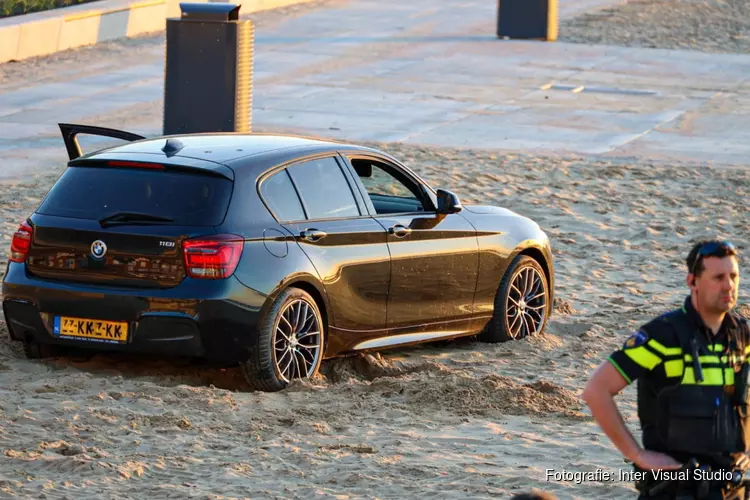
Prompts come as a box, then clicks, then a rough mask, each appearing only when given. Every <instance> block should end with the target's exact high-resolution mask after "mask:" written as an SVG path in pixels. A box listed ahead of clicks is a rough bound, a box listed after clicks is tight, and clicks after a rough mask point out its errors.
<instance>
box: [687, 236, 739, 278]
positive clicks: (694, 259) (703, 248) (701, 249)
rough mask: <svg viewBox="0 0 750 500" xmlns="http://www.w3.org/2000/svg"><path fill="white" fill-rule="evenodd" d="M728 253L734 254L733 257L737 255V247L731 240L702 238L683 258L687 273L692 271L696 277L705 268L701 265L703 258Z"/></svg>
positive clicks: (726, 254)
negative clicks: (685, 257)
mask: <svg viewBox="0 0 750 500" xmlns="http://www.w3.org/2000/svg"><path fill="white" fill-rule="evenodd" d="M730 255H734V256H735V257H737V256H739V252H738V251H737V248H736V247H735V246H734V245H733V244H732V243H731V242H729V241H720V240H703V241H699V242H698V243H696V244H695V245H693V248H691V249H690V253H689V254H688V256H687V259H685V263H686V264H687V268H688V273H692V274H694V275H695V276H696V277H698V276H700V275H701V273H702V272H703V271H704V270H705V269H706V267H705V266H704V265H703V259H704V258H706V257H728V256H730Z"/></svg>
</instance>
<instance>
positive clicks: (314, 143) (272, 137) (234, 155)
mask: <svg viewBox="0 0 750 500" xmlns="http://www.w3.org/2000/svg"><path fill="white" fill-rule="evenodd" d="M168 139H169V140H170V143H173V144H175V145H176V147H175V150H176V152H174V153H165V151H164V150H163V148H164V147H165V145H166V144H167V140H168ZM177 141H179V142H177ZM289 148H298V149H306V148H309V150H310V151H311V152H313V151H319V150H325V149H342V148H343V149H352V148H354V149H360V148H359V147H357V146H354V145H351V144H342V143H336V142H333V141H327V140H322V139H314V138H308V137H302V136H294V135H279V134H247V133H200V134H183V135H168V136H161V137H154V138H149V139H142V140H138V141H134V142H129V143H127V144H123V145H119V146H114V147H111V148H107V149H104V150H100V151H96V152H93V153H90V154H88V155H85V156H83V157H81V159H84V158H85V159H99V158H102V157H106V156H108V155H110V154H116V155H117V156H118V157H122V155H123V154H124V155H127V154H133V155H136V154H138V155H140V154H152V155H159V156H163V157H170V158H174V157H178V158H179V157H182V158H194V159H199V160H206V161H210V162H215V163H226V162H230V161H232V160H236V159H238V158H243V157H248V156H254V155H258V154H264V153H270V152H272V151H277V150H285V149H289ZM361 149H362V150H367V149H369V148H364V147H363V148H361Z"/></svg>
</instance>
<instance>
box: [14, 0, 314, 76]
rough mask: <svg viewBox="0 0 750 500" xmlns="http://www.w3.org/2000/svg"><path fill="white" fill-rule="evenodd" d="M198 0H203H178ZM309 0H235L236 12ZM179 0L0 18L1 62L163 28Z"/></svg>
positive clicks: (125, 0)
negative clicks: (237, 9) (237, 6)
mask: <svg viewBox="0 0 750 500" xmlns="http://www.w3.org/2000/svg"><path fill="white" fill-rule="evenodd" d="M182 1H183V2H189V3H199V2H200V3H202V2H206V1H207V0H182ZM310 1H312V0H234V1H232V2H230V3H233V4H235V5H241V7H240V15H243V14H247V13H249V12H257V11H261V10H267V9H275V8H278V7H284V6H287V5H292V4H299V3H306V2H310ZM171 17H180V0H143V1H133V0H99V1H96V2H92V3H88V4H83V5H75V6H72V7H64V8H61V9H54V10H50V11H45V12H37V13H33V14H24V15H21V16H13V17H8V18H3V19H0V63H4V62H7V61H12V60H21V59H26V58H29V57H35V56H44V55H47V54H52V53H54V52H59V51H61V50H67V49H72V48H75V47H82V46H84V45H94V44H96V43H99V42H103V41H106V40H114V39H116V38H123V37H130V36H136V35H141V34H144V33H153V32H159V31H162V30H164V29H166V20H167V18H171Z"/></svg>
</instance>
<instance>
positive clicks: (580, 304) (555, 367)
mask: <svg viewBox="0 0 750 500" xmlns="http://www.w3.org/2000/svg"><path fill="white" fill-rule="evenodd" d="M141 43H142V44H143V46H144V47H147V46H148V45H149V44H154V43H159V42H157V41H156V39H152V38H148V37H145V38H143V39H142V40H141ZM129 47H130V48H129ZM105 49H106V50H112V51H114V52H113V53H115V54H119V55H117V57H120V56H122V57H126V58H127V57H131V58H136V59H137V58H138V57H139V53H138V49H137V48H136V49H133V48H132V46H131V45H128V44H120V43H116V42H112V43H110V44H108V45H106V46H105ZM92 50H93V49H92ZM144 50H145V49H144ZM149 50H151V49H149ZM118 51H119V52H118ZM92 53H93V52H90V51H89V49H85V50H82V51H79V52H78V54H79V56H80V57H81V58H84V59H85V58H86V57H89V56H88V55H87V54H92ZM144 53H149V54H150V53H152V52H149V51H147V50H145V51H144ZM55 57H57V58H58V59H57V61H55ZM75 57H76V56H75V55H74V54H73V53H67V55H66V54H63V55H59V56H53V57H52V58H42V59H38V60H34V61H28V62H21V63H18V64H16V65H5V66H3V67H0V78H2V83H3V85H5V86H7V88H13V87H14V86H15V85H21V84H22V82H23V79H24V78H26V77H28V76H25V75H33V77H34V79H35V81H44V79H45V78H48V79H52V78H55V79H58V78H62V79H64V78H65V76H64V73H63V72H62V71H61V69H62V68H65V67H67V64H68V63H69V61H70V58H75ZM112 57H115V56H114V55H113V56H112ZM93 59H95V57H93V56H92V60H93ZM125 63H127V60H125ZM118 64H123V62H122V60H120V61H119V62H118ZM84 66H85V65H84ZM56 81H57V80H56ZM158 113H160V108H159V106H158V103H146V104H143V105H141V106H134V107H133V108H131V109H129V110H128V111H126V112H124V113H123V114H120V115H117V116H104V117H98V118H97V120H96V123H98V124H100V125H104V126H107V125H109V126H112V125H119V126H122V127H125V128H127V127H128V126H129V125H132V124H147V123H154V122H156V123H158V116H159V115H158ZM373 145H374V146H376V147H379V148H381V149H383V150H385V151H387V152H389V153H391V154H393V155H396V156H397V157H399V158H401V159H403V160H404V161H405V162H406V163H407V164H408V165H409V166H411V167H412V168H414V169H415V170H416V171H417V172H418V173H419V174H420V175H422V176H423V177H424V178H425V179H426V180H428V181H429V182H430V183H432V184H433V185H434V186H435V187H444V188H447V189H451V190H453V191H455V192H456V193H457V194H458V195H459V196H460V198H461V201H462V202H464V203H483V204H495V205H500V206H504V207H507V208H510V209H512V210H515V211H518V212H520V213H522V214H524V215H527V216H529V217H532V218H533V219H534V220H536V221H537V222H538V223H539V224H540V226H541V227H542V229H544V230H545V231H546V232H547V233H548V234H549V236H550V238H551V241H552V244H553V247H554V251H555V259H556V261H555V264H556V268H557V273H558V275H557V287H556V297H557V299H556V302H555V314H554V316H553V317H552V318H551V319H550V321H549V323H548V328H547V332H546V334H545V335H543V336H541V337H538V338H530V339H525V340H522V341H517V342H512V343H505V344H500V345H487V344H482V343H479V342H477V341H475V340H474V339H463V340H459V341H454V342H442V343H437V344H432V345H427V346H421V347H416V348H409V349H397V350H392V351H384V352H383V353H381V354H380V355H377V356H358V357H353V358H347V359H339V360H331V361H327V362H325V363H324V364H323V366H322V371H321V374H320V376H318V377H317V378H316V379H314V380H310V381H299V382H295V383H294V384H293V385H292V386H291V387H290V388H289V389H288V390H286V391H283V392H280V393H274V394H266V393H259V392H251V391H249V390H248V389H247V387H246V385H245V383H244V381H243V380H242V377H241V374H240V373H239V370H237V369H226V370H222V369H216V368H211V367H208V366H205V365H204V364H201V363H198V362H193V361H190V360H186V359H164V358H160V357H156V356H140V355H139V356H135V355H130V356H128V355H97V356H95V357H93V358H92V359H89V360H83V359H77V358H66V359H64V358H61V359H53V360H45V361H29V360H26V359H25V358H24V357H23V355H22V353H21V351H20V347H19V346H18V345H16V344H8V343H7V342H6V339H7V328H6V327H5V324H4V323H2V322H1V321H0V497H11V498H13V497H23V498H49V499H53V498H54V499H62V498H77V499H79V498H80V499H89V498H91V499H101V498H107V499H119V498H123V499H124V498H201V499H218V498H306V499H308V498H313V497H314V498H326V499H327V498H337V499H338V498H340V499H344V498H366V499H369V498H373V499H374V498H378V499H386V498H388V499H390V498H394V499H396V498H398V499H401V498H417V497H419V498H441V499H442V498H447V499H469V498H509V497H510V496H511V495H512V494H514V493H517V492H520V491H529V490H531V489H532V488H538V489H541V490H545V491H549V492H552V493H554V494H555V495H556V496H558V497H559V498H560V499H593V498H597V499H610V498H611V499H614V498H634V497H635V490H634V488H633V486H632V484H631V483H630V482H627V481H623V480H621V477H620V475H621V474H622V473H624V472H627V471H629V470H630V469H629V467H628V466H627V464H625V463H624V462H623V460H622V457H621V456H620V455H619V453H618V452H617V451H616V450H615V449H614V448H613V447H612V445H611V443H610V442H609V441H608V440H607V438H606V437H605V436H604V435H603V434H602V433H601V431H600V430H599V428H598V426H597V425H596V424H595V423H594V422H593V421H592V420H591V418H590V414H589V412H588V410H587V409H586V408H585V407H584V406H583V405H582V404H581V402H580V392H581V390H582V388H583V386H584V384H585V381H586V378H587V376H588V375H589V374H590V373H591V371H592V370H593V369H594V368H595V367H596V366H597V365H598V364H599V363H600V362H601V361H602V360H603V359H604V358H605V357H606V355H607V354H608V353H609V352H610V351H612V350H613V349H615V348H617V347H618V346H620V345H621V344H622V342H623V341H624V339H625V338H626V337H627V336H628V335H629V334H630V333H631V332H632V331H633V330H635V329H636V328H637V327H638V325H640V324H642V323H644V322H646V321H648V320H649V319H650V318H652V317H653V316H655V315H657V314H659V313H661V312H663V311H666V310H668V309H671V308H674V307H678V306H679V305H680V303H681V301H682V300H683V298H684V296H685V294H686V293H687V289H686V287H685V284H684V274H685V269H684V257H685V255H686V253H687V251H688V249H689V246H690V245H691V243H692V242H694V241H696V240H697V239H700V238H705V237H721V238H731V239H732V240H733V241H734V242H735V243H736V244H737V245H738V246H739V247H740V249H741V251H743V253H744V254H747V253H748V244H749V243H750V230H748V228H747V225H746V224H745V220H744V216H745V214H746V213H747V211H748V203H747V196H748V190H749V188H750V174H749V173H748V171H747V169H746V168H716V167H711V166H708V165H702V164H697V163H696V164H673V163H656V162H649V161H644V160H642V159H640V160H632V161H624V160H618V161H615V160H606V161H605V160H597V159H595V158H577V157H537V156H521V155H503V154H498V153H492V152H486V151H458V150H441V149H433V148H429V149H428V148H420V147H415V146H404V145H397V144H373ZM60 148H61V149H60V151H59V152H58V153H56V154H59V155H61V156H60V157H59V159H57V158H58V157H56V156H49V157H47V158H42V157H41V155H33V156H32V157H29V158H24V161H26V162H27V163H26V164H28V165H29V166H30V167H34V166H35V167H36V168H35V169H33V170H35V171H39V170H40V168H41V166H47V167H48V169H47V172H46V173H44V174H37V175H35V176H32V177H24V178H22V179H7V180H4V181H2V182H0V222H2V235H3V240H2V242H1V244H2V245H4V247H5V248H6V250H5V251H3V252H2V259H3V260H2V261H1V262H0V265H2V266H3V268H4V265H5V260H4V259H5V258H6V256H7V248H8V245H9V236H10V234H12V231H13V230H14V229H15V228H16V226H17V224H18V223H19V222H20V221H21V220H22V219H23V218H24V217H26V216H27V215H28V214H29V213H30V212H31V211H32V210H33V209H34V208H35V207H36V205H37V204H38V203H39V201H40V199H41V198H42V197H43V196H44V194H45V193H46V192H47V190H48V189H49V187H50V186H51V185H52V183H53V182H54V181H55V179H56V178H57V177H58V176H59V174H60V173H61V172H62V164H63V163H62V155H63V154H64V152H63V151H62V144H60ZM52 159H54V160H55V161H51V160H52ZM35 163H38V164H37V165H34V164H35ZM50 165H57V166H55V167H49V166H50ZM745 265H746V260H745V259H743V261H742V266H743V271H744V270H745V269H747V268H746V267H745ZM745 272H746V271H745ZM740 304H741V310H742V311H744V312H745V313H750V305H749V304H750V300H748V294H747V292H746V291H744V290H743V291H742V292H741V296H740ZM618 405H619V408H620V409H621V411H622V412H623V415H624V417H625V419H626V422H627V424H628V426H629V428H630V429H631V430H632V431H633V432H634V433H636V434H637V433H638V424H637V420H636V415H635V409H636V407H635V388H634V387H629V388H628V389H626V390H625V391H624V393H623V394H622V395H621V396H620V397H619V398H618ZM548 470H551V471H552V473H553V475H552V476H551V477H550V476H549V475H548ZM563 472H567V473H570V474H576V473H577V474H580V473H583V472H590V473H592V475H595V476H596V475H597V474H598V477H600V478H601V477H602V476H603V474H604V473H608V474H611V475H612V476H611V478H610V479H601V480H596V477H595V478H594V480H587V481H583V482H580V481H576V480H575V478H574V477H568V478H566V479H567V480H561V479H556V477H559V476H554V473H556V474H561V473H563ZM589 479H591V478H589Z"/></svg>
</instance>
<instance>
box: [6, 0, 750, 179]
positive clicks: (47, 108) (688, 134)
mask: <svg viewBox="0 0 750 500" xmlns="http://www.w3.org/2000/svg"><path fill="white" fill-rule="evenodd" d="M612 3H615V2H611V1H608V0H579V1H576V0H560V17H561V18H565V17H570V16H572V15H575V14H578V13H580V12H583V11H585V10H588V9H591V8H597V7H602V6H606V5H611V4H612ZM495 16H496V4H495V3H494V2H488V1H486V0H482V1H480V0H463V1H459V2H451V3H450V5H447V4H446V5H436V3H435V2H434V0H412V1H410V2H399V1H397V0H350V1H347V2H340V3H333V4H330V5H329V6H325V5H324V6H320V7H318V8H314V9H311V10H309V11H306V12H305V13H304V14H303V15H298V16H293V17H289V18H288V19H284V20H282V21H280V22H277V23H273V24H271V25H268V26H264V25H261V26H259V27H258V28H256V46H255V66H254V68H255V69H254V95H253V130H254V131H283V132H297V133H303V134H309V135H321V136H327V137H334V138H339V139H345V140H353V141H365V140H366V141H399V142H406V143H412V144H423V145H436V146H438V145H439V146H455V147H471V148H491V149H498V150H513V151H517V152H525V153H540V152H541V153H563V154H565V153H574V154H583V155H605V156H639V157H650V158H658V159H672V160H678V161H690V160H700V161H713V162H715V163H717V164H740V163H745V162H746V157H747V156H748V153H750V140H748V139H750V134H749V133H748V128H750V56H747V55H722V54H705V53H697V52H683V51H667V50H658V49H637V48H623V47H612V46H586V45H579V44H566V43H561V42H552V43H547V42H533V41H529V42H526V41H504V40H498V39H497V38H496V37H495V36H494V30H495ZM250 17H253V18H254V17H255V15H253V16H250ZM123 43H124V44H126V46H127V44H131V43H132V44H133V46H134V47H137V54H136V55H133V56H132V57H131V58H130V59H128V57H129V56H127V50H125V51H124V52H123V54H125V55H124V56H122V57H120V58H119V59H117V60H114V59H113V58H112V57H108V56H107V53H106V51H104V49H101V50H102V51H104V52H102V54H101V56H98V55H97V54H98V52H97V51H99V50H100V48H99V47H95V48H92V49H91V51H90V52H88V53H87V55H86V59H85V60H86V64H85V65H81V66H80V67H79V68H71V66H70V65H69V64H65V61H63V62H61V63H60V70H61V71H60V72H59V73H56V74H55V75H54V76H53V77H51V78H48V79H47V80H46V81H43V83H40V84H37V85H34V84H32V83H30V82H29V84H28V85H24V86H19V85H13V84H9V85H6V86H5V87H0V154H2V155H3V156H4V157H5V158H6V159H8V158H11V159H13V161H12V162H6V163H13V165H9V166H8V167H6V168H5V169H4V170H3V171H2V172H0V175H16V174H19V173H21V172H23V171H26V170H28V169H32V168H41V167H39V166H38V165H39V159H40V158H45V159H49V161H52V160H53V159H54V161H64V159H65V156H64V150H63V146H62V142H61V140H60V139H59V133H58V130H57V123H58V122H62V121H64V122H83V123H89V124H94V125H105V126H112V125H113V124H122V126H123V128H127V129H129V130H131V131H134V132H137V133H143V134H148V135H153V134H158V133H160V132H161V124H162V122H161V120H162V114H161V112H162V110H161V98H162V96H163V77H164V45H163V37H159V38H151V39H144V40H128V41H126V42H123ZM133 51H134V54H135V52H136V49H135V48H134V49H133ZM74 55H75V54H73V55H72V56H71V57H73V56H74ZM54 64H55V63H50V65H51V66H54ZM0 68H1V67H0Z"/></svg>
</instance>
